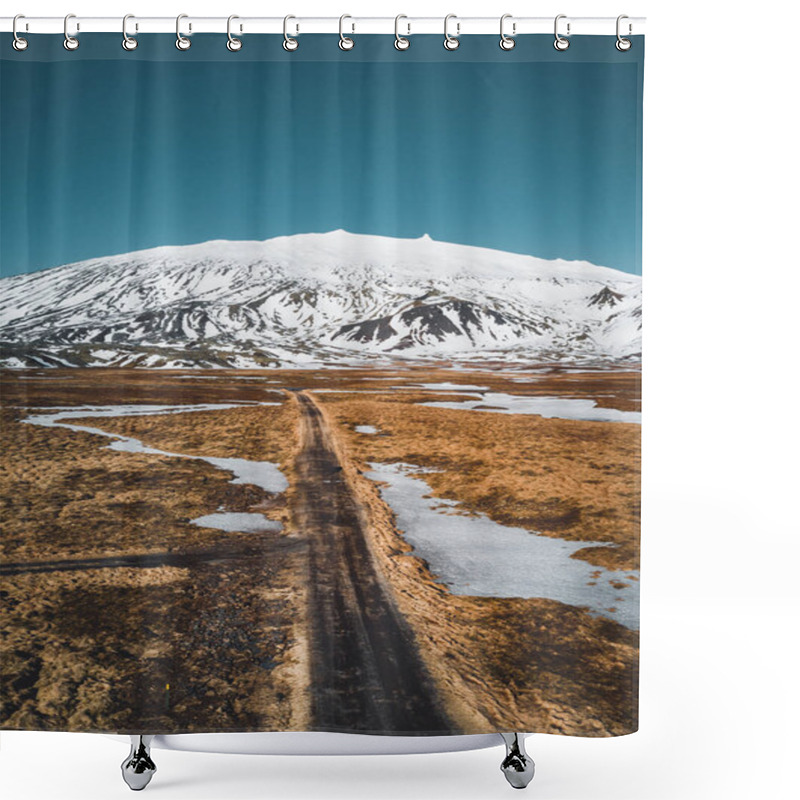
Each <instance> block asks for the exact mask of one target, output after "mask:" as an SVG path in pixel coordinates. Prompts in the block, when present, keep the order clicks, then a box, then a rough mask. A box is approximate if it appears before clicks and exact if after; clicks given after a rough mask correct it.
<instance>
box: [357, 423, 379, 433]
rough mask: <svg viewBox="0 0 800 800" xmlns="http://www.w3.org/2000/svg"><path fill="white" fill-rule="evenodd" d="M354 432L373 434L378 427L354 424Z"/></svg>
mask: <svg viewBox="0 0 800 800" xmlns="http://www.w3.org/2000/svg"><path fill="white" fill-rule="evenodd" d="M354 430H355V432H356V433H372V434H375V433H377V432H378V429H377V428H376V427H375V426H374V425H356V427H355V428H354Z"/></svg>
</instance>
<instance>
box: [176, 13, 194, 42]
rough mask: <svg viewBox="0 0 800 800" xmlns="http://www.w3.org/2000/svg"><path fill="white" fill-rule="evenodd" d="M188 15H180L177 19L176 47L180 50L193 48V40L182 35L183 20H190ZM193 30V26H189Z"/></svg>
mask: <svg viewBox="0 0 800 800" xmlns="http://www.w3.org/2000/svg"><path fill="white" fill-rule="evenodd" d="M188 18H189V15H188V14H178V16H177V18H176V19H175V37H176V38H175V47H177V48H178V50H188V49H189V48H190V47H191V46H192V40H191V39H187V38H186V37H185V36H183V35H182V34H181V20H182V19H188ZM191 29H192V26H191V25H190V26H189V30H191Z"/></svg>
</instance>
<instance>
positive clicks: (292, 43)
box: [283, 14, 300, 53]
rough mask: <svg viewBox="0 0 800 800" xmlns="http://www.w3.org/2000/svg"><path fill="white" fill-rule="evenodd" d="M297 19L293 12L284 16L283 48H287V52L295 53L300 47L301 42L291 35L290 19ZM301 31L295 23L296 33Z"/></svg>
mask: <svg viewBox="0 0 800 800" xmlns="http://www.w3.org/2000/svg"><path fill="white" fill-rule="evenodd" d="M290 19H296V17H294V16H292V14H287V15H286V16H285V17H284V18H283V49H284V50H286V52H287V53H293V52H294V51H295V50H297V48H298V47H300V42H299V41H298V40H297V39H294V38H292V37H291V36H289V29H288V26H289V20H290ZM298 31H299V28H298V26H297V24H295V33H297V32H298Z"/></svg>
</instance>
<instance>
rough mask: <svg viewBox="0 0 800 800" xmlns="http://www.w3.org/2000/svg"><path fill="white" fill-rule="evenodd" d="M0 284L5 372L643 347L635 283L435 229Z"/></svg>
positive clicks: (228, 251) (120, 260) (599, 352)
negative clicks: (443, 236) (437, 233)
mask: <svg viewBox="0 0 800 800" xmlns="http://www.w3.org/2000/svg"><path fill="white" fill-rule="evenodd" d="M0 288H1V289H2V298H1V299H0V343H2V353H3V356H2V359H0V363H3V364H5V365H6V366H45V365H74V366H84V365H86V366H91V365H94V366H108V365H114V366H151V367H153V366H170V364H177V363H178V362H180V365H181V366H185V365H187V364H189V365H194V366H238V367H242V366H244V365H247V364H251V365H252V366H265V365H266V366H287V365H295V364H297V365H307V364H309V363H320V364H322V363H332V364H335V363H368V362H371V361H374V360H375V359H376V358H378V359H380V358H395V357H400V356H402V357H404V358H421V359H431V358H439V359H442V358H443V359H455V360H476V359H477V360H485V359H487V358H491V359H494V360H497V359H499V360H507V361H510V362H519V361H521V360H525V359H528V360H534V359H544V360H556V361H558V360H567V361H569V360H575V359H579V360H586V359H595V360H601V361H609V362H613V361H616V360H620V359H622V360H631V359H634V360H635V359H636V358H637V357H638V352H639V350H640V343H639V338H638V337H639V335H640V334H639V329H640V309H641V279H640V278H639V276H635V275H631V274H629V273H624V272H621V271H619V270H614V269H612V268H609V267H600V266H596V265H593V264H590V263H589V262H579V261H571V262H567V261H560V260H555V261H547V260H544V259H537V258H535V257H533V256H526V255H520V254H516V253H506V252H504V251H499V250H490V249H488V248H478V247H472V246H469V245H458V244H451V243H448V242H438V241H436V240H433V239H431V238H430V237H428V236H427V235H425V236H423V237H419V238H416V239H394V238H392V237H383V236H372V235H366V234H351V233H347V232H346V231H341V230H340V231H331V232H329V233H322V234H317V233H311V234H297V235H294V236H284V237H276V238H275V239H268V240H266V241H264V242H254V241H227V240H213V241H211V242H204V243H200V244H194V245H169V246H163V247H158V248H150V249H148V250H141V251H136V252H133V253H125V254H119V255H115V256H110V257H108V258H101V259H89V260H87V261H82V262H76V263H74V264H66V265H63V266H59V267H53V268H51V269H48V270H41V271H38V272H34V273H28V274H26V275H16V276H11V277H8V278H3V279H0ZM612 316H613V319H611V317H612ZM181 348H182V349H183V350H184V351H185V352H184V354H183V356H176V355H175V353H174V352H173V351H175V350H176V349H177V350H179V351H180V350H181ZM159 351H161V353H162V356H161V357H159Z"/></svg>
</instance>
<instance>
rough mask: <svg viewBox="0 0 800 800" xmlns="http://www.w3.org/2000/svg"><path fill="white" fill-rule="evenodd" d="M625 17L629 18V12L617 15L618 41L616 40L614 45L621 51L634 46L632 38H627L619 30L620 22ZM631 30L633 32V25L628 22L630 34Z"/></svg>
mask: <svg viewBox="0 0 800 800" xmlns="http://www.w3.org/2000/svg"><path fill="white" fill-rule="evenodd" d="M624 19H628V15H627V14H620V15H619V16H618V17H617V41H616V42H615V44H614V46H615V47H616V48H617V50H619V51H620V53H624V52H626V51H627V50H630V49H631V47H632V46H633V42H632V41H631V40H630V39H626V38H625V37H624V36H622V35H621V34H620V32H619V24H620V22H622V20H624ZM630 32H631V25H630V23H628V34H629V35H630Z"/></svg>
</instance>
